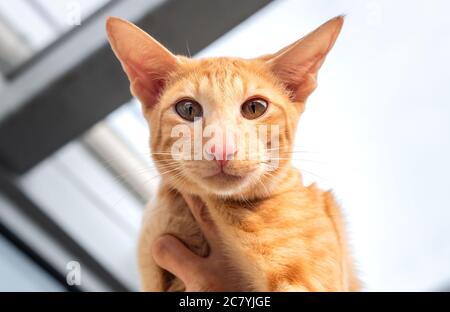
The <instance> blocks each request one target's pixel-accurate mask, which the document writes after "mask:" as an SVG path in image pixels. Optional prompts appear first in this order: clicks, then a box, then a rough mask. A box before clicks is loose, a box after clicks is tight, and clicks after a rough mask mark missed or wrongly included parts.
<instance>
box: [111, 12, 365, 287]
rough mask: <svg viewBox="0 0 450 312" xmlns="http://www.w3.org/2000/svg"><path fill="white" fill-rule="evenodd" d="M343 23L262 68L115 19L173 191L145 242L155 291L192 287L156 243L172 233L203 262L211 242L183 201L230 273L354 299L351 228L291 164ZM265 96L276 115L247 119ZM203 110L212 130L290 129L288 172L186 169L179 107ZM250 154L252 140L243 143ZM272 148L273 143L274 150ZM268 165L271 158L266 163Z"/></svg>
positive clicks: (242, 165) (165, 191) (118, 48)
mask: <svg viewBox="0 0 450 312" xmlns="http://www.w3.org/2000/svg"><path fill="white" fill-rule="evenodd" d="M342 24H343V18H342V17H337V18H335V19H333V20H331V21H329V22H327V23H326V24H324V25H322V26H321V27H319V28H318V29H317V30H316V31H314V32H313V33H311V34H310V35H308V36H306V37H305V38H303V39H301V40H299V41H297V42H295V43H293V44H292V45H290V46H288V47H286V48H284V49H282V50H280V51H279V52H277V53H275V54H272V55H265V56H262V57H260V58H256V59H239V58H230V57H223V58H209V59H201V60H194V59H189V58H185V57H181V56H174V55H172V54H171V53H170V52H169V51H167V50H166V49H165V48H163V47H162V46H161V45H160V44H159V43H158V42H157V41H156V40H154V39H153V38H151V37H150V36H148V35H147V34H145V33H144V32H143V31H141V30H139V29H138V28H137V27H135V26H134V25H132V24H129V23H128V22H126V21H123V20H120V19H117V18H110V19H109V20H108V23H107V29H108V36H109V39H110V42H111V45H112V47H113V50H114V52H115V53H116V55H117V56H118V58H119V59H120V61H121V63H122V66H123V68H124V70H125V71H126V73H127V75H128V77H129V79H130V83H131V91H132V93H133V94H134V95H135V96H137V97H138V98H139V100H140V101H141V102H142V104H143V112H144V115H145V117H146V119H147V120H148V123H149V128H150V133H151V140H150V147H151V151H152V156H153V159H154V162H155V164H156V166H157V167H158V168H159V171H160V173H161V176H162V182H161V186H160V189H159V191H158V194H157V196H156V200H154V201H153V202H151V203H150V204H149V206H150V207H148V209H147V212H146V215H145V217H144V220H143V228H142V232H141V236H140V242H139V264H140V271H141V277H142V285H143V289H144V290H151V291H164V290H183V287H184V286H183V284H182V283H181V282H180V281H179V280H178V279H177V278H175V277H173V276H171V275H170V274H168V273H167V272H164V271H163V270H162V269H161V268H159V267H158V266H157V265H156V264H155V263H154V261H153V259H152V256H151V246H152V244H153V241H154V240H155V239H156V238H157V237H158V236H160V235H161V234H164V233H170V234H174V235H175V236H177V237H178V238H179V239H181V240H182V241H183V242H184V243H185V244H186V245H187V246H188V247H190V248H191V249H192V250H193V251H194V252H196V253H197V254H199V255H202V256H206V255H207V254H208V245H207V243H206V241H205V239H204V237H203V235H202V234H201V231H200V229H199V227H198V226H197V224H196V223H195V221H194V219H193V217H192V215H191V213H190V211H189V209H188V208H187V207H186V203H185V202H184V201H183V199H182V197H181V195H180V192H183V193H188V194H195V195H197V196H200V197H201V198H202V200H203V201H204V202H205V203H206V204H207V206H208V208H209V211H210V214H211V217H212V219H213V220H214V221H215V223H216V224H217V226H218V229H219V231H220V233H221V235H222V237H223V238H224V242H223V248H224V251H225V252H226V253H227V254H228V255H230V257H231V259H232V260H233V261H231V263H230V265H234V266H235V269H236V270H239V271H243V272H245V274H247V276H248V279H247V280H248V281H250V282H249V283H250V284H249V285H243V286H245V287H248V288H249V289H251V290H255V291H352V290H357V289H358V287H359V286H358V281H357V278H356V275H355V273H354V270H353V267H352V261H351V258H350V255H349V252H348V247H347V245H346V238H345V235H344V232H345V231H344V227H343V222H342V220H341V217H340V212H339V208H338V206H337V204H336V203H335V200H334V198H333V196H332V194H331V193H330V192H323V191H321V190H319V189H318V188H317V187H316V186H315V185H312V186H309V187H305V186H304V185H303V183H302V179H301V175H300V173H299V172H298V171H297V170H296V169H294V168H293V167H292V166H291V163H290V158H291V154H292V146H293V142H294V135H295V132H296V127H297V122H298V119H299V117H300V115H301V113H302V112H303V110H304V104H305V101H306V99H307V97H308V96H309V94H310V93H311V92H312V91H313V90H314V89H315V87H316V78H317V72H318V69H319V68H320V66H321V65H322V63H323V61H324V59H325V56H326V54H327V53H328V52H329V50H330V49H331V47H332V46H333V44H334V42H335V40H336V38H337V36H338V34H339V31H340V29H341V27H342ZM254 96H258V97H262V98H264V99H267V100H268V102H269V109H268V111H267V112H266V113H265V114H264V115H263V116H261V117H259V118H257V119H255V120H247V119H244V118H242V116H240V115H239V112H240V110H239V108H240V105H241V104H242V103H243V102H244V101H246V100H247V99H248V98H251V97H254ZM185 97H188V98H192V99H195V100H196V101H197V102H198V103H200V104H201V105H202V106H203V109H204V120H203V123H204V124H215V125H219V126H221V127H224V126H231V127H232V128H233V129H235V130H236V131H241V132H245V130H246V129H247V128H248V127H250V126H252V125H258V124H259V125H271V124H276V125H278V126H279V127H280V133H279V134H280V135H279V145H280V148H279V150H278V152H279V155H278V156H277V157H279V165H278V167H277V168H276V169H275V170H274V171H268V170H267V167H266V166H264V161H262V160H267V159H270V158H271V157H273V156H272V154H273V151H268V150H264V149H262V148H258V150H257V153H258V155H259V156H260V157H259V158H257V159H247V160H238V159H233V160H230V161H229V162H228V163H227V167H226V170H228V171H227V173H230V174H233V175H235V176H238V177H239V178H238V179H236V180H234V179H228V180H227V179H225V178H223V177H216V176H211V175H210V173H211V172H214V170H216V169H217V166H216V164H215V162H214V161H212V160H206V159H203V160H174V159H173V158H172V157H171V155H170V151H171V146H173V144H174V143H175V141H176V139H177V138H173V137H171V130H172V129H173V127H174V126H176V125H178V124H180V123H181V124H186V125H187V126H188V127H190V128H189V129H190V131H192V129H193V125H192V123H190V122H188V121H186V120H182V119H181V118H180V116H178V115H177V114H176V112H175V111H174V109H173V105H174V104H175V103H176V102H177V101H178V100H179V99H180V98H185ZM242 142H243V143H244V145H243V146H244V148H247V147H248V146H249V144H250V143H251V142H249V139H248V140H247V139H242ZM264 143H267V142H264ZM261 159H262V160H261Z"/></svg>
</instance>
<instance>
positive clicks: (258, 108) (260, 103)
mask: <svg viewBox="0 0 450 312" xmlns="http://www.w3.org/2000/svg"><path fill="white" fill-rule="evenodd" d="M268 106H269V104H268V103H267V101H266V100H263V99H250V100H248V101H247V102H245V103H244V104H242V106H241V112H242V116H244V117H245V118H247V119H255V118H258V117H259V116H261V115H262V114H264V113H265V112H266V110H267V107H268Z"/></svg>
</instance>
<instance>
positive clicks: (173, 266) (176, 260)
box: [152, 234, 203, 285]
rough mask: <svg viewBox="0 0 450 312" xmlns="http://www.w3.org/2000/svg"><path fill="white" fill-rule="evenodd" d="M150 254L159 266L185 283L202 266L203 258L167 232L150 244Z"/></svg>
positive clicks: (192, 277) (186, 283) (188, 281)
mask: <svg viewBox="0 0 450 312" xmlns="http://www.w3.org/2000/svg"><path fill="white" fill-rule="evenodd" d="M152 255H153V259H154V260H155V262H156V263H157V264H158V265H159V266H160V267H162V268H163V269H165V270H167V271H169V272H170V273H172V274H173V275H175V276H176V277H178V278H179V279H181V280H182V281H183V283H184V284H185V285H188V284H189V283H190V282H191V281H192V280H193V279H195V276H196V274H197V273H198V272H199V268H201V267H202V260H203V258H201V257H199V256H197V255H196V254H194V253H193V252H192V251H191V250H189V249H188V248H187V247H186V246H185V245H184V244H183V243H182V242H181V241H180V240H178V239H177V238H176V237H174V236H172V235H168V234H166V235H163V236H161V237H159V238H158V239H156V241H155V242H154V243H153V246H152Z"/></svg>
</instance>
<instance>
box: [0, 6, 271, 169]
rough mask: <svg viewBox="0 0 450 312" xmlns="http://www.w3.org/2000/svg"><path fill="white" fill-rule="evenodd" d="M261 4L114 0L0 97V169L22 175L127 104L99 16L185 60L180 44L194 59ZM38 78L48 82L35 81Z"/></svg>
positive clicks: (122, 81)
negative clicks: (122, 21) (126, 24)
mask: <svg viewBox="0 0 450 312" xmlns="http://www.w3.org/2000/svg"><path fill="white" fill-rule="evenodd" d="M269 2H271V0H245V1H229V0H190V1H184V0H167V1H153V2H152V1H136V0H132V1H120V2H119V3H118V4H117V5H116V6H114V7H113V8H111V9H110V10H108V11H107V12H102V13H101V14H100V15H99V16H98V17H97V20H96V21H94V22H92V23H91V24H90V25H85V26H82V27H81V29H80V30H78V33H77V34H75V35H74V38H73V40H72V39H71V38H70V36H69V38H68V39H67V40H65V41H66V42H62V43H61V44H59V45H58V46H55V47H53V48H54V49H53V51H49V56H48V57H46V55H45V54H44V55H43V57H42V59H39V60H37V62H36V64H31V65H30V68H28V69H27V70H26V71H25V72H23V73H22V74H21V75H19V76H18V77H15V78H14V79H15V80H17V81H12V83H11V86H9V87H8V86H7V87H6V88H4V90H2V91H1V92H2V94H1V96H2V100H1V104H2V105H0V164H1V165H2V166H3V167H5V168H7V169H9V170H11V171H12V172H16V173H19V174H20V173H24V172H26V171H27V170H29V169H30V168H32V167H33V166H34V165H36V164H37V163H39V162H40V161H42V160H43V159H44V158H46V157H47V156H49V155H50V154H51V153H53V152H54V151H56V150H57V149H58V148H60V147H61V146H63V145H64V144H65V143H67V142H68V141H70V140H72V139H74V138H76V137H78V136H79V135H81V134H82V133H83V132H84V131H86V130H87V129H89V128H90V127H91V126H93V125H94V124H95V123H96V122H98V121H100V120H101V119H103V118H104V117H105V116H106V115H108V114H109V113H110V112H112V111H113V110H115V109H116V108H118V107H119V106H120V105H122V104H124V103H126V102H127V101H128V100H129V99H130V98H131V95H130V92H129V86H128V81H127V79H126V77H125V75H124V74H123V73H122V70H121V67H120V66H119V64H118V62H117V60H116V59H115V57H114V55H113V54H112V52H111V50H110V48H109V46H108V45H107V42H106V36H105V33H104V20H105V17H106V16H107V15H118V16H121V17H124V18H128V19H130V20H132V21H134V22H135V23H137V24H138V25H139V26H140V27H141V28H143V29H144V30H146V31H148V32H150V33H151V34H152V35H153V36H154V37H155V38H156V39H158V40H160V41H161V42H162V43H163V44H165V45H166V46H167V47H168V48H169V49H170V50H172V51H173V52H175V53H177V54H187V44H188V46H189V50H190V53H192V54H195V53H197V52H199V51H200V50H202V49H203V48H205V47H206V46H208V45H209V44H210V43H212V42H213V41H214V40H216V39H217V38H219V37H220V36H222V35H223V34H225V33H226V32H227V31H229V30H230V29H232V28H233V27H234V26H236V25H238V24H240V23H241V22H242V21H244V20H245V19H246V18H248V17H249V16H251V15H252V14H253V13H255V12H256V11H258V10H259V9H261V8H262V7H264V6H265V5H266V4H268V3H269ZM149 3H153V6H152V7H149ZM155 3H157V4H158V5H157V6H156V7H155ZM139 5H141V6H142V7H141V8H139ZM144 9H147V10H144ZM143 10H144V11H143ZM129 11H131V12H129ZM83 28H84V29H83ZM89 28H90V29H89ZM77 40H78V41H77ZM83 53H85V54H86V55H83ZM55 55H56V57H55ZM64 56H65V59H61V58H63V57H64ZM52 57H53V58H54V59H53V61H52V59H51V58H52ZM58 57H59V60H60V61H61V63H59V64H58V63H57V62H55V60H57V59H58ZM22 70H23V69H22ZM58 71H63V72H62V73H61V72H58ZM41 72H42V73H48V72H50V73H51V75H50V77H44V76H45V75H43V77H40V73H41ZM22 75H23V76H24V77H22ZM46 80H48V81H46ZM27 82H28V84H27ZM44 82H46V83H44ZM30 83H31V85H30ZM36 85H37V86H36ZM39 86H40V87H39Z"/></svg>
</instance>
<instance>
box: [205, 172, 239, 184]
mask: <svg viewBox="0 0 450 312" xmlns="http://www.w3.org/2000/svg"><path fill="white" fill-rule="evenodd" d="M205 178H206V179H207V180H211V179H213V180H222V181H227V182H238V181H242V180H243V179H244V178H245V176H239V175H234V174H229V173H226V172H224V171H223V170H222V171H219V172H218V173H216V174H213V175H210V176H207V177H205Z"/></svg>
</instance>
